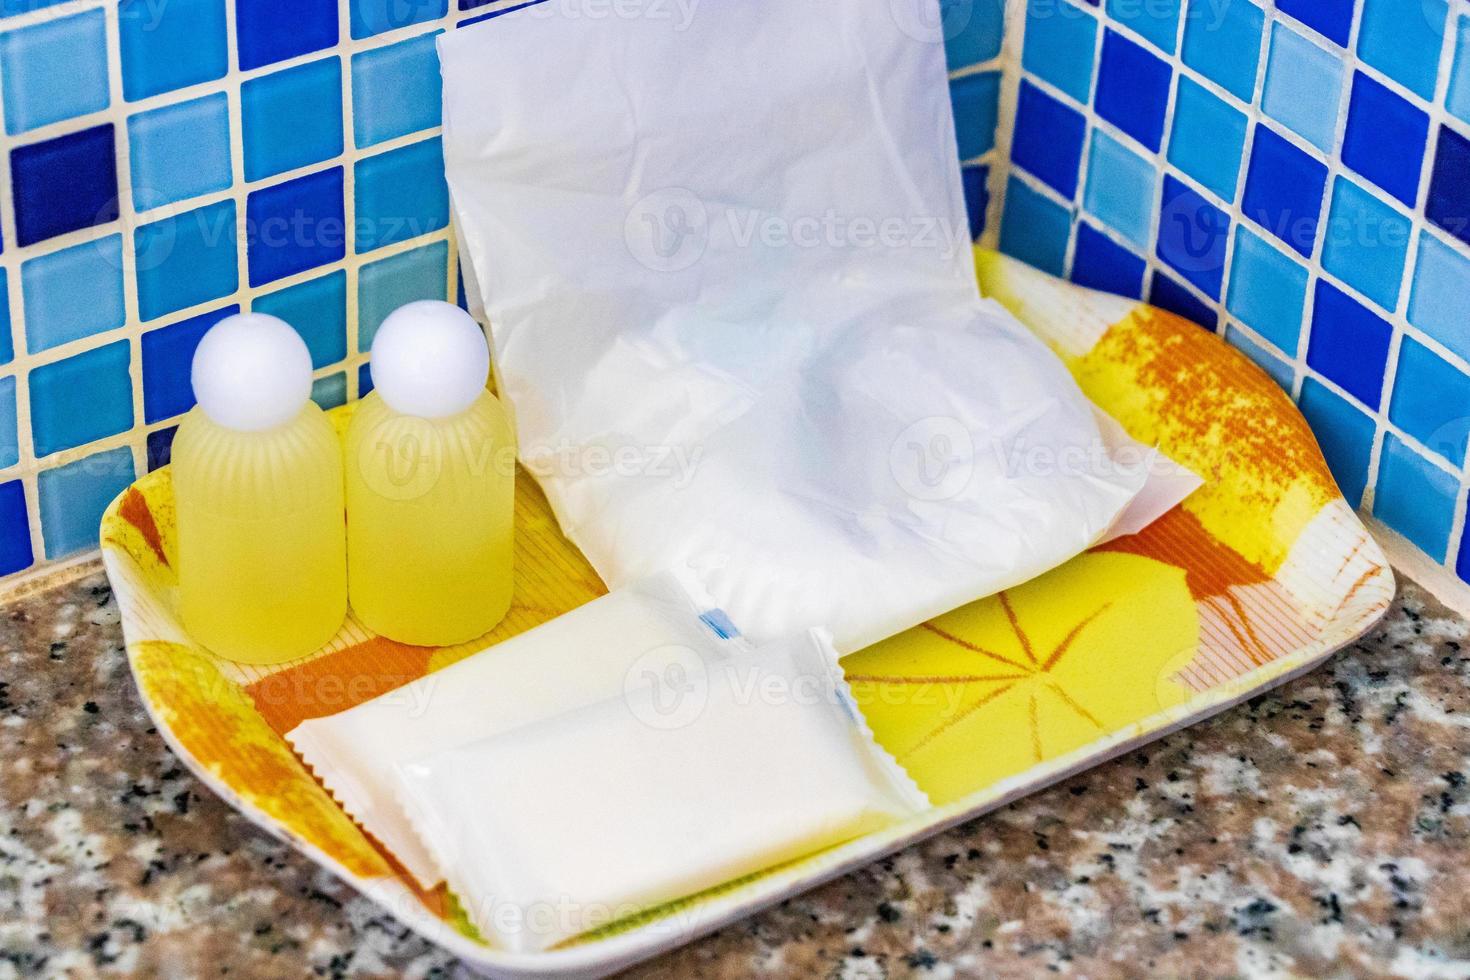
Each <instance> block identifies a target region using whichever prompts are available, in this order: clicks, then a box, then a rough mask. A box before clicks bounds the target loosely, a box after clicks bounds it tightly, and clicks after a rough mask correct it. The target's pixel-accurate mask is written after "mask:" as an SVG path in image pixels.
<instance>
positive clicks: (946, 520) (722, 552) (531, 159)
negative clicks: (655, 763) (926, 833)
mask: <svg viewBox="0 0 1470 980" xmlns="http://www.w3.org/2000/svg"><path fill="white" fill-rule="evenodd" d="M930 8H932V9H930ZM599 9H603V8H601V7H599ZM604 13H605V16H591V14H590V11H589V9H582V7H581V6H580V5H579V4H577V3H576V0H547V2H545V3H541V4H537V5H533V6H529V7H527V8H525V9H522V10H519V11H515V12H512V13H509V14H506V15H503V16H499V17H496V18H494V19H493V20H490V21H487V22H485V23H483V24H479V25H475V26H472V27H469V28H466V29H463V30H459V31H453V32H450V33H448V34H445V35H443V36H441V38H440V39H439V42H438V43H439V50H440V55H441V64H442V69H443V74H444V125H445V128H444V149H445V164H446V169H447V173H448V179H449V186H450V192H451V197H452V201H453V206H454V213H455V216H456V220H457V225H458V237H459V241H460V246H461V253H462V256H463V259H464V261H463V268H464V270H465V275H466V282H467V287H468V293H469V295H470V298H471V302H472V304H474V305H475V306H477V307H479V308H480V309H479V312H482V313H484V314H485V315H486V316H488V319H489V322H490V325H491V329H492V333H493V337H494V348H495V368H496V372H497V379H498V383H499V385H500V391H501V392H502V394H504V395H505V396H507V398H508V401H509V404H510V406H511V409H512V412H513V415H514V418H515V423H516V428H517V434H518V441H519V446H520V451H521V454H522V460H523V462H524V463H525V464H526V466H527V468H528V469H529V470H530V471H531V472H532V474H533V475H534V476H535V477H536V478H537V479H538V480H539V481H540V483H541V485H542V486H543V488H544V489H545V491H546V494H547V497H548V499H549V500H550V501H551V504H552V507H553V508H554V510H555V512H556V515H557V518H558V519H559V520H560V522H561V525H562V528H563V530H564V531H565V532H566V534H567V535H568V536H569V537H570V538H571V539H572V540H573V541H574V542H575V543H576V544H577V545H578V546H579V547H580V548H581V549H582V551H583V552H584V553H585V554H586V556H587V557H588V559H589V561H591V563H592V565H593V566H594V567H595V568H596V569H597V571H598V573H599V574H600V575H601V576H602V577H603V579H604V580H606V581H607V582H608V584H609V585H611V586H614V587H616V586H618V585H620V584H623V583H626V582H629V581H633V580H635V579H637V578H639V577H640V576H644V575H647V574H649V573H650V572H652V571H654V570H656V569H659V568H663V567H667V566H670V565H674V564H680V563H686V562H687V563H689V564H691V565H693V566H694V567H695V568H697V569H698V570H699V571H700V573H701V575H702V577H704V579H705V581H706V582H707V583H708V585H709V587H710V589H711V592H712V593H713V594H714V596H715V598H716V599H717V600H718V601H719V603H720V604H721V605H722V606H724V607H725V608H726V609H727V610H729V612H730V614H731V616H732V617H734V619H735V620H736V622H739V623H741V624H742V628H743V629H744V630H745V631H746V632H747V634H748V635H750V636H752V637H753V638H755V639H757V640H763V639H768V638H771V637H777V636H783V635H789V634H791V633H794V632H797V631H798V630H801V629H805V628H806V627H808V626H811V625H817V624H820V625H824V626H826V627H827V628H828V629H830V630H831V631H832V633H833V635H834V639H835V643H836V646H837V648H838V649H839V650H840V651H842V652H844V653H846V652H850V651H853V650H856V649H859V648H861V647H863V646H865V645H867V644H869V643H872V642H875V641H877V640H879V639H881V638H883V637H886V636H889V635H892V634H894V633H897V632H899V631H901V630H903V629H905V628H907V627H909V626H912V625H915V624H917V623H919V622H922V621H923V620H925V619H927V618H929V617H931V616H934V615H936V614H939V613H942V612H945V611H947V610H949V609H952V608H954V607H956V606H959V605H961V604H963V603H965V602H968V601H971V600H974V599H977V598H979V597H981V596H984V595H988V594H990V593H993V592H995V591H997V590H999V589H1002V588H1005V587H1007V586H1010V585H1014V584H1016V583H1018V582H1021V581H1024V580H1026V579H1029V578H1031V577H1033V576H1035V575H1037V574H1039V573H1041V572H1043V571H1045V570H1047V569H1049V568H1051V567H1053V566H1055V565H1057V564H1059V563H1061V562H1063V561H1065V560H1066V559H1068V558H1070V557H1071V556H1073V555H1075V554H1077V553H1078V552H1080V551H1082V550H1083V549H1085V548H1087V547H1088V546H1089V545H1091V544H1093V543H1095V542H1096V541H1098V540H1099V539H1100V538H1101V537H1102V536H1103V535H1104V534H1105V533H1106V532H1107V531H1108V530H1109V528H1110V527H1111V526H1113V525H1114V523H1115V521H1116V520H1117V519H1118V518H1119V515H1120V514H1122V513H1123V512H1124V510H1125V508H1127V507H1128V505H1129V504H1130V502H1131V501H1133V500H1134V499H1135V497H1136V495H1137V494H1138V493H1139V490H1140V488H1141V487H1142V486H1143V485H1144V483H1145V480H1146V477H1147V470H1148V465H1149V459H1150V457H1149V454H1148V453H1147V452H1145V451H1143V449H1142V447H1139V446H1137V445H1136V444H1133V443H1131V442H1130V441H1129V440H1128V439H1127V437H1126V436H1125V435H1123V434H1122V432H1121V429H1119V428H1118V427H1116V425H1111V424H1104V425H1099V421H1098V419H1097V417H1096V414H1095V409H1094V407H1093V406H1092V405H1091V404H1090V403H1089V402H1088V401H1087V400H1086V399H1085V397H1084V396H1083V395H1082V394H1081V392H1080V391H1079V390H1078V388H1077V386H1076V384H1075V383H1074V382H1073V381H1072V379H1071V377H1070V376H1069V375H1068V373H1067V372H1066V370H1065V369H1064V368H1063V366H1062V365H1061V363H1060V362H1059V361H1058V360H1057V358H1056V357H1055V356H1053V354H1052V353H1051V352H1050V351H1048V350H1047V349H1046V348H1045V347H1044V346H1043V345H1042V344H1041V343H1040V342H1039V341H1037V340H1036V339H1035V338H1034V337H1033V336H1032V335H1031V334H1030V333H1028V332H1027V331H1026V330H1025V329H1024V328H1023V327H1021V326H1020V325H1019V324H1018V323H1017V322H1016V321H1015V320H1014V319H1013V318H1011V316H1010V315H1009V314H1008V313H1006V312H1005V311H1004V310H1003V309H1001V308H1000V307H999V306H998V305H997V304H994V303H992V302H989V301H985V300H982V299H981V297H980V294H979V290H978V287H977V284H976V279H975V272H974V267H973V264H972V257H971V252H970V243H969V235H968V225H967V220H966V213H965V207H964V200H963V196H962V193H961V184H960V170H959V165H958V154H957V150H956V147H955V140H954V134H953V122H952V118H951V110H950V103H949V89H948V83H947V75H946V66H945V59H944V50H943V45H942V43H941V38H940V36H939V32H938V31H937V29H930V28H927V27H926V26H925V25H926V24H927V25H935V24H938V23H939V20H938V15H939V12H938V6H937V0H801V2H791V0H738V2H737V0H705V2H704V3H702V4H699V5H697V6H691V7H688V8H683V7H675V6H673V5H662V4H650V5H639V4H637V3H634V4H631V5H627V6H624V7H615V8H607V9H606V10H604ZM1191 488H1192V486H1191ZM1178 499H1179V496H1174V497H1172V498H1170V499H1167V500H1165V501H1163V502H1162V503H1160V504H1158V506H1157V507H1156V508H1155V509H1154V510H1152V511H1151V512H1150V513H1148V514H1145V515H1143V522H1146V520H1147V519H1151V518H1152V517H1153V516H1157V514H1158V513H1162V510H1164V509H1167V507H1168V506H1172V505H1173V503H1175V502H1177V500H1178ZM1151 506H1152V505H1151ZM1130 523H1132V524H1135V525H1136V524H1138V523H1139V515H1138V514H1136V513H1135V514H1133V515H1131V522H1130ZM1135 529H1136V527H1135Z"/></svg>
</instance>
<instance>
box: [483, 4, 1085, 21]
mask: <svg viewBox="0 0 1470 980" xmlns="http://www.w3.org/2000/svg"><path fill="white" fill-rule="evenodd" d="M493 2H494V0H459V9H460V10H474V9H475V8H476V7H483V6H485V5H486V4H487V3H493ZM545 2H546V0H527V2H526V3H518V4H515V5H514V6H510V7H501V8H500V9H499V10H492V11H490V12H489V13H488V14H481V15H480V16H479V17H470V18H468V19H466V20H462V21H460V22H459V23H458V24H456V25H455V27H456V28H461V27H473V26H474V25H475V24H480V23H484V22H485V21H487V20H494V19H495V18H496V17H504V16H505V15H506V14H513V13H515V12H516V11H517V10H524V9H526V8H527V7H534V6H536V5H537V4H538V3H545ZM1090 2H1093V3H1096V0H1090Z"/></svg>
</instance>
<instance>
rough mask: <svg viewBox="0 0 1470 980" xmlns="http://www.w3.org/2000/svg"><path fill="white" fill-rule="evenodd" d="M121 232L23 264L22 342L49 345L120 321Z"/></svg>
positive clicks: (36, 348) (37, 348)
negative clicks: (24, 319)
mask: <svg viewBox="0 0 1470 980" xmlns="http://www.w3.org/2000/svg"><path fill="white" fill-rule="evenodd" d="M122 261H123V260H122V236H121V235H108V236H107V237H106V238H102V239H99V240H98V241H95V242H83V243H82V244H81V245H73V246H72V247H71V248H64V249H62V250H61V251H59V252H52V253H51V254H49V255H42V256H39V257H37V258H34V259H30V260H29V261H27V262H26V263H24V264H23V265H22V266H21V271H20V282H21V290H22V292H23V294H24V296H25V317H26V346H27V347H28V348H29V349H30V350H31V351H32V352H34V351H43V350H49V349H50V348H52V347H59V346H61V345H62V344H65V343H69V342H71V341H73V340H79V339H80V338H82V337H89V336H91V335H92V334H95V333H101V332H102V331H104V330H113V329H116V328H117V327H120V326H122V325H123V323H124V322H125V321H126V319H127V311H126V308H125V306H124V305H123V271H122V269H123V267H122Z"/></svg>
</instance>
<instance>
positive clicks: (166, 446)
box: [147, 425, 179, 473]
mask: <svg viewBox="0 0 1470 980" xmlns="http://www.w3.org/2000/svg"><path fill="white" fill-rule="evenodd" d="M178 432H179V427H178V426H177V425H171V426H169V427H168V428H166V429H159V430H158V431H157V432H150V433H148V459H147V463H148V472H149V473H152V472H153V471H154V470H158V469H162V468H163V467H165V466H167V465H168V464H169V463H171V462H172V461H173V458H174V436H176V435H178Z"/></svg>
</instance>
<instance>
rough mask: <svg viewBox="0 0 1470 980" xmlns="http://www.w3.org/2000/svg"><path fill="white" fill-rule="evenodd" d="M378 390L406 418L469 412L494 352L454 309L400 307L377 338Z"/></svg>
mask: <svg viewBox="0 0 1470 980" xmlns="http://www.w3.org/2000/svg"><path fill="white" fill-rule="evenodd" d="M372 370H373V388H374V390H375V391H377V393H378V394H379V395H380V396H381V397H382V399H383V401H385V402H387V403H388V407H389V408H391V409H393V410H394V411H395V412H399V413H400V414H403V415H416V416H418V417H419V418H425V419H438V418H444V417H445V416H449V415H455V414H458V413H459V412H462V411H464V410H465V409H467V408H469V407H470V405H471V404H473V403H474V401H475V399H476V398H478V397H480V393H481V392H482V391H484V390H485V379H486V378H487V377H489V375H490V347H489V345H488V344H486V343H485V334H484V333H483V332H482V331H481V330H480V325H479V324H478V323H476V322H475V319H474V317H472V316H470V315H469V314H468V313H466V312H465V311H464V310H462V309H460V308H459V307H457V306H455V305H454V304H453V303H444V302H441V301H439V300H432V299H425V300H419V301H418V302H416V303H409V304H407V305H406V306H400V307H399V308H398V309H396V310H394V311H393V312H392V313H390V314H388V318H387V319H386V320H384V321H383V325H382V326H380V327H379V328H378V333H377V335H376V336H375V337H374V338H373V354H372Z"/></svg>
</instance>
